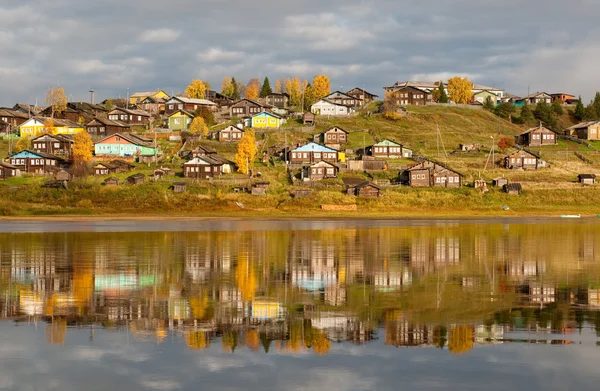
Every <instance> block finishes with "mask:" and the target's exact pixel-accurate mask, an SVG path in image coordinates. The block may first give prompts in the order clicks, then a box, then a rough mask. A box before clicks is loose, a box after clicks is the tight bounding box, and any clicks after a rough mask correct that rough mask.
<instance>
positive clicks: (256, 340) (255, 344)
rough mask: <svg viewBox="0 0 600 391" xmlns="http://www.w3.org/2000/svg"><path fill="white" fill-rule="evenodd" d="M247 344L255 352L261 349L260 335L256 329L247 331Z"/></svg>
mask: <svg viewBox="0 0 600 391" xmlns="http://www.w3.org/2000/svg"><path fill="white" fill-rule="evenodd" d="M246 346H248V348H249V349H250V350H252V351H254V352H257V351H258V349H260V336H259V335H258V331H256V330H248V331H246Z"/></svg>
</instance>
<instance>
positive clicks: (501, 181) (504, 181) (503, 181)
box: [492, 177, 508, 187]
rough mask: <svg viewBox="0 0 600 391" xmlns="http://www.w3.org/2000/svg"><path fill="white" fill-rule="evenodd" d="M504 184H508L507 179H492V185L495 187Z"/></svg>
mask: <svg viewBox="0 0 600 391" xmlns="http://www.w3.org/2000/svg"><path fill="white" fill-rule="evenodd" d="M504 185H508V179H507V178H504V177H498V178H494V179H492V186H496V187H504Z"/></svg>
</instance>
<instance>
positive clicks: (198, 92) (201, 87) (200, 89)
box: [185, 80, 206, 99]
mask: <svg viewBox="0 0 600 391" xmlns="http://www.w3.org/2000/svg"><path fill="white" fill-rule="evenodd" d="M205 93H206V84H205V83H204V82H203V81H202V80H192V83H191V84H190V85H189V86H187V88H186V89H185V94H186V95H187V96H188V98H193V99H204V94H205Z"/></svg>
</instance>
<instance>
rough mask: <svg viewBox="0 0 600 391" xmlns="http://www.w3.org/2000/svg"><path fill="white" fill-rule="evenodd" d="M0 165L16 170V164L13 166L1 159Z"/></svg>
mask: <svg viewBox="0 0 600 391" xmlns="http://www.w3.org/2000/svg"><path fill="white" fill-rule="evenodd" d="M0 166H1V167H4V168H10V169H11V170H16V169H17V167H16V166H13V165H12V164H9V163H6V162H3V161H2V160H0Z"/></svg>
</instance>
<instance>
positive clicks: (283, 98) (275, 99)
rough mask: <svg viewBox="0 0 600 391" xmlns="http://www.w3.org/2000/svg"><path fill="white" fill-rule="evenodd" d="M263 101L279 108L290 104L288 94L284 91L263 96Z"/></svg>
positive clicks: (284, 107) (285, 107)
mask: <svg viewBox="0 0 600 391" xmlns="http://www.w3.org/2000/svg"><path fill="white" fill-rule="evenodd" d="M265 103H266V104H268V105H270V106H274V107H278V108H280V109H287V108H288V106H289V105H290V96H289V95H288V94H286V93H285V92H282V93H278V92H274V93H272V94H269V95H267V96H265Z"/></svg>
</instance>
